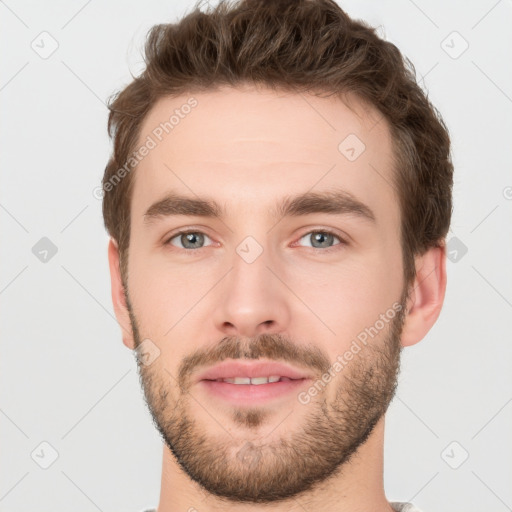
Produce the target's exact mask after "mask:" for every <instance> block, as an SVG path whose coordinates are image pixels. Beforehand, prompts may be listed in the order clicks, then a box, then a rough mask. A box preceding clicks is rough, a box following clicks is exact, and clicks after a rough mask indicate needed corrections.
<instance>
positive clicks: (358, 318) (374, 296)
mask: <svg viewBox="0 0 512 512" xmlns="http://www.w3.org/2000/svg"><path fill="white" fill-rule="evenodd" d="M394 258H395V255H394V252H393V249H392V248H391V247H389V248H388V249H386V250H383V248H382V247H380V248H379V249H378V250H377V249H375V250H368V249H367V250H365V253H364V255H362V254H357V255H355V254H354V255H353V256H348V257H347V258H344V259H342V260H339V261H335V260H334V259H333V260H332V261H330V262H329V263H326V262H324V263H322V264H320V263H319V262H317V261H315V262H311V261H305V260H296V261H294V262H293V264H292V265H288V266H287V267H286V273H285V276H286V277H285V278H284V280H285V282H287V283H289V286H290V288H291V289H292V290H293V291H294V292H295V294H296V295H297V296H298V297H299V298H300V299H301V301H302V302H303V303H304V304H305V305H306V306H307V308H308V309H309V310H310V311H311V313H307V314H308V315H311V319H312V321H313V324H310V325H312V326H313V329H312V332H311V336H316V337H318V334H319V333H325V335H326V337H325V338H324V339H325V340H327V339H331V340H332V344H329V345H331V349H330V350H333V351H337V353H339V351H340V350H343V349H344V347H345V345H349V344H350V342H351V340H352V339H353V338H355V337H356V336H357V335H358V334H359V333H360V332H361V331H364V329H365V328H367V327H370V326H372V325H374V324H375V322H376V321H377V320H378V319H379V318H380V316H379V315H381V314H385V313H386V311H389V309H390V308H392V305H393V303H394V302H395V301H397V300H398V299H399V298H400V293H401V285H402V279H401V274H400V272H401V262H400V264H397V260H396V259H394ZM333 337H334V338H333ZM312 339H315V338H312Z"/></svg>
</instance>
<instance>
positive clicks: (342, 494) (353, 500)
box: [157, 416, 393, 512]
mask: <svg viewBox="0 0 512 512" xmlns="http://www.w3.org/2000/svg"><path fill="white" fill-rule="evenodd" d="M384 419H385V418H384V416H383V417H382V418H381V419H380V421H379V422H378V423H377V425H376V426H375V428H374V430H373V431H372V433H371V434H370V437H369V438H368V439H367V441H366V442H365V443H364V444H363V445H361V446H360V447H359V449H358V450H357V451H356V452H355V453H354V455H353V456H352V458H351V459H350V460H349V461H348V462H347V463H346V464H344V465H343V467H341V468H340V471H338V472H337V474H335V475H333V476H332V477H331V478H329V479H327V480H325V481H324V482H322V483H321V484H320V485H318V486H317V487H316V488H315V489H314V491H312V492H309V493H306V494H301V495H298V496H296V497H295V498H292V499H291V500H289V501H287V502H283V501H281V502H279V503H275V504H272V503H270V504H265V505H261V504H246V503H244V504H240V503H239V502H237V503H230V502H228V501H226V500H221V499H219V498H218V497H217V496H214V495H211V494H209V493H207V492H206V491H205V490H204V489H202V488H201V487H200V486H199V484H197V483H196V482H194V481H193V480H191V479H190V478H189V477H188V475H187V474H186V473H185V472H184V471H183V470H182V469H181V468H180V466H179V464H178V463H177V462H176V459H175V458H174V456H173V454H172V452H171V451H170V450H169V448H168V447H167V446H166V445H165V444H164V452H163V463H162V482H161V489H160V503H159V505H158V508H157V512H179V511H184V510H186V511H201V512H235V511H236V512H256V511H261V510H265V511H266V512H285V511H286V512H304V510H322V511H323V512H363V511H368V510H372V511H375V512H392V511H393V509H392V508H391V505H390V504H389V503H388V501H387V499H386V496H385V493H384V483H383V446H384Z"/></svg>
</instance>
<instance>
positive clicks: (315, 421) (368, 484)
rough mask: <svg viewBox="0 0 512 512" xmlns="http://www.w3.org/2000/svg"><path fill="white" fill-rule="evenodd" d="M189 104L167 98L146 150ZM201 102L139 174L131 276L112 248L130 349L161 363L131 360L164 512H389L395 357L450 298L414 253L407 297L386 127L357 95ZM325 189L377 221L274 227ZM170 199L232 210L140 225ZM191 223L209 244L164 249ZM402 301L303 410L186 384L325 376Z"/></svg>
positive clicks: (217, 95) (155, 115)
mask: <svg viewBox="0 0 512 512" xmlns="http://www.w3.org/2000/svg"><path fill="white" fill-rule="evenodd" d="M189 97H190V96H188V95H184V96H180V97H176V98H164V99H161V100H160V101H159V102H158V103H157V104H156V105H155V106H154V108H153V109H152V110H151V111H150V112H149V113H148V115H147V118H146V119H145V121H144V123H143V126H142V130H141V133H140V137H139V141H141V142H142V141H144V140H145V139H146V137H147V136H148V135H150V134H151V133H152V130H154V129H155V127H157V126H158V125H159V124H160V123H161V122H163V121H165V120H167V119H168V117H169V113H170V112H172V111H173V110H174V109H175V108H179V107H180V105H183V104H184V103H186V101H187V99H189ZM193 97H194V98H195V99H196V100H197V101H198V105H197V106H196V107H195V108H194V109H192V110H191V112H190V114H188V115H187V116H184V118H183V119H181V120H180V122H179V124H177V125H176V126H175V127H174V129H173V130H172V132H171V133H170V134H168V135H166V136H165V137H164V138H163V140H162V141H161V142H160V143H159V144H158V145H157V146H156V147H155V148H154V149H152V150H151V151H150V152H149V154H148V155H147V156H146V157H145V158H144V159H143V160H142V161H141V162H140V163H139V164H138V167H137V169H136V171H135V175H134V178H135V182H134V187H133V196H132V204H131V235H130V236H131V239H130V248H129V251H130V252H129V260H128V275H127V276H121V273H120V268H119V253H118V249H117V244H116V242H115V240H113V239H111V241H110V244H109V249H108V255H109V264H110V271H111V280H112V281H111V282H112V299H113V304H114V310H115V313H116V316H117V319H118V321H119V323H120V325H121V327H122V329H123V342H124V344H125V345H126V346H127V347H129V348H130V349H135V348H136V347H138V346H139V345H140V343H141V342H142V340H146V339H149V340H151V341H150V343H151V347H153V349H154V347H157V348H158V350H159V355H158V357H156V359H155V360H154V361H153V362H152V363H151V364H149V365H144V364H141V363H140V360H139V365H138V366H139V371H140V376H141V382H142V385H143V388H144V393H145V397H146V401H147V403H148V406H149V409H150V411H151V413H152V415H153V418H154V419H155V423H156V425H157V427H158V429H159V430H160V433H161V434H162V437H163V439H164V441H165V443H164V451H163V467H162V482H161V494H160V502H159V505H158V512H177V511H182V510H183V511H185V510H194V509H197V510H200V511H201V512H213V511H244V512H245V511H247V512H252V511H256V510H268V511H272V512H281V511H283V512H284V511H287V512H288V511H302V512H303V511H304V510H311V511H312V510H324V511H326V512H328V511H333V512H334V511H336V512H340V511H347V512H348V511H351V512H355V511H369V510H372V511H388V512H389V511H391V510H392V509H391V506H390V505H389V503H388V501H387V499H386V496H385V493H384V488H383V442H384V420H385V411H386V409H387V407H388V405H389V402H390V400H391V399H392V396H393V393H394V389H395V386H396V377H397V374H398V370H399V357H400V350H401V349H402V348H403V347H406V346H410V345H413V344H415V343H417V342H419V341H420V340H421V339H423V338H424V336H425V335H426V334H427V332H428V331H429V330H430V328H431V327H432V325H433V324H434V323H435V321H436V320H437V318H438V316H439V313H440V311H441V308H442V303H443V300H444V293H445V288H446V267H445V261H446V258H445V250H444V248H443V247H441V248H433V249H431V250H429V251H427V252H426V253H425V254H424V255H422V256H421V257H417V258H416V262H415V263H416V270H417V276H416V280H415V282H414V285H413V286H412V287H411V289H410V290H408V289H407V287H406V286H405V283H404V279H403V267H402V259H401V247H400V238H399V228H400V211H399V205H398V201H397V198H396V196H395V192H394V190H393V188H392V187H391V186H390V183H391V180H392V173H393V167H392V165H393V164H392V140H391V137H390V133H389V127H388V126H387V124H386V121H385V120H384V119H382V118H381V116H380V115H379V114H378V113H377V112H376V111H375V110H374V109H372V108H371V107H369V106H368V105H364V104H363V103H362V102H360V101H359V100H358V99H357V98H355V97H352V96H346V97H345V99H344V101H341V100H340V98H334V97H331V98H318V97H315V96H312V95H299V94H293V93H284V92H279V93H278V92H275V91H270V90H267V89H263V88H255V87H249V86H244V87H240V88H237V89H233V88H227V87H225V88H221V89H219V90H217V91H212V92H207V93H205V92H202V93H197V94H194V95H193ZM349 134H356V135H357V137H358V138H359V139H360V140H361V141H363V142H364V144H365V146H366V149H365V150H364V151H363V153H362V154H361V155H360V156H359V157H358V158H357V159H356V160H354V161H349V160H348V159H347V158H345V156H343V155H342V154H341V153H340V151H339V150H338V145H339V144H340V142H341V141H343V140H344V139H345V137H347V135H349ZM376 170H377V171H378V172H376ZM333 188H338V189H343V190H345V191H348V192H350V193H351V194H353V195H354V196H355V197H356V198H357V199H358V200H360V201H361V202H363V203H364V204H366V205H367V206H369V207H370V208H371V210H372V211H373V212H374V214H375V219H376V222H375V223H370V222H368V221H366V220H364V219H362V218H361V217H359V216H357V215H354V214H347V215H332V214H327V213H313V214H309V215H307V216H302V217H287V218H281V219H279V220H278V222H276V219H275V218H273V217H271V215H270V213H269V212H270V211H271V208H272V207H273V206H274V205H275V204H276V203H277V202H278V201H279V200H281V199H283V198H285V197H287V196H292V195H296V194H300V193H304V192H308V191H314V192H322V191H328V190H332V189H333ZM170 191H174V192H176V193H180V194H183V195H187V196H189V197H208V198H211V199H214V200H216V201H217V202H219V203H220V204H221V205H222V206H224V207H225V208H226V217H225V218H223V219H222V220H220V219H216V218H204V217H199V216H168V217H163V216H162V217H160V218H158V219H156V220H155V221H153V222H151V223H147V222H145V221H144V213H145V212H146V211H147V209H148V208H149V207H150V206H151V205H152V204H153V203H155V202H156V201H158V200H159V199H161V198H162V197H163V196H164V195H165V193H167V192H170ZM185 228H186V229H187V230H189V231H194V232H196V233H203V234H205V235H206V236H205V237H204V239H202V240H200V243H199V245H198V246H201V247H202V248H201V249H194V248H192V249H185V248H184V247H185V246H184V245H183V244H184V243H185V244H186V243H187V240H186V239H185V240H184V239H183V237H180V236H179V235H178V236H177V237H174V238H172V243H171V244H167V245H166V244H165V242H167V241H168V240H169V239H170V238H171V237H172V236H173V234H174V233H175V231H176V230H178V229H185ZM325 229H329V230H334V231H336V232H337V233H338V234H339V237H340V239H343V240H345V241H346V242H348V243H347V244H341V243H340V239H337V238H336V237H334V238H333V239H330V238H329V239H327V244H326V246H328V247H334V246H336V248H335V250H332V251H330V252H329V253H327V252H325V247H324V246H321V247H320V248H319V246H318V245H317V246H315V245H314V244H315V240H314V236H313V235H314V234H315V233H317V232H319V231H320V232H322V233H323V231H322V230H325ZM338 234H337V235H336V236H338ZM247 236H252V237H253V238H254V239H255V240H256V241H257V242H258V244H259V245H260V246H261V248H262V249H263V252H262V253H261V255H259V257H257V258H256V259H255V260H254V261H253V262H252V263H250V264H249V263H247V262H246V261H245V260H244V259H243V258H242V257H241V256H240V255H239V254H238V253H237V251H236V249H237V247H238V246H239V244H240V243H241V242H242V241H243V240H244V239H245V238H246V237H247ZM203 240H204V242H203ZM196 243H197V239H196ZM180 244H181V245H180ZM190 246H192V247H195V246H194V245H193V244H190V242H189V245H188V247H190ZM193 251H195V252H194V253H193V254H192V252H193ZM122 277H124V280H125V286H126V289H125V287H124V286H123V279H122ZM407 291H410V294H409V297H408V298H407V293H406V292H407ZM396 303H399V304H400V303H401V304H402V306H403V307H402V314H397V315H396V316H395V317H394V319H393V321H389V322H387V323H386V324H385V327H384V328H382V329H380V330H379V332H378V334H377V335H375V336H374V337H373V338H371V339H370V340H369V342H368V343H367V344H366V345H364V346H363V345H362V344H361V343H359V345H360V346H361V347H362V349H361V351H360V352H358V353H357V354H356V355H354V357H353V359H351V360H350V361H348V362H347V364H346V366H344V367H343V369H342V370H341V371H338V372H337V373H335V375H334V377H333V378H332V379H331V380H330V381H329V382H328V383H327V385H326V386H325V387H324V388H323V390H322V391H321V392H320V393H318V394H317V395H316V396H312V397H311V400H310V401H309V403H307V404H303V403H301V402H300V401H299V399H298V396H297V394H295V393H292V394H290V395H287V396H286V397H283V398H280V399H279V400H275V401H272V402H267V403H266V404H265V405H261V406H254V407H252V406H251V405H250V404H247V405H244V406H233V405H230V404H228V403H226V402H224V401H223V400H221V399H217V398H215V397H211V396H210V395H209V394H207V392H206V391H205V390H204V389H202V388H201V387H200V386H198V385H197V384H195V383H194V380H193V377H194V376H195V375H197V371H198V370H199V369H204V368H206V367H208V366H213V365H215V364H216V363H218V362H220V361H221V360H222V359H223V358H225V357H228V358H231V359H249V358H259V359H265V360H271V361H272V360H284V359H288V362H289V363H290V364H291V365H292V366H295V367H297V368H305V369H306V370H307V371H308V373H309V374H311V375H312V376H313V377H314V380H315V379H321V378H322V375H323V373H324V372H323V370H325V369H326V367H328V366H330V365H332V364H333V363H334V362H335V361H336V360H337V357H338V356H339V355H342V354H344V353H345V352H346V351H347V350H348V349H349V348H350V346H351V343H352V342H353V340H354V339H356V337H357V336H358V334H360V333H361V332H362V331H364V329H365V328H367V327H369V326H373V325H375V323H376V321H377V320H378V319H379V318H382V317H379V315H382V314H384V313H386V312H388V311H389V310H390V308H392V305H393V304H396ZM146 344H147V342H146ZM192 356H194V357H192ZM310 385H311V382H310V383H309V384H305V387H304V389H305V390H307V389H308V387H309V386H310ZM191 507H194V508H191Z"/></svg>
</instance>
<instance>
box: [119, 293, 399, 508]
mask: <svg viewBox="0 0 512 512" xmlns="http://www.w3.org/2000/svg"><path fill="white" fill-rule="evenodd" d="M126 304H127V306H128V310H129V313H130V319H131V324H132V329H133V335H134V340H135V347H138V346H139V345H140V343H141V341H142V340H143V339H144V338H143V337H142V336H141V334H140V330H139V323H138V321H137V319H136V317H135V314H134V312H133V307H132V305H131V304H130V301H129V297H128V294H127V293H126ZM400 304H401V306H402V307H401V309H399V311H398V312H397V313H396V315H395V316H394V317H393V318H392V319H391V320H390V321H389V323H388V324H387V326H386V327H385V329H383V330H385V331H386V332H385V333H384V332H380V333H379V335H378V336H376V337H375V338H372V339H371V340H370V341H368V342H367V343H366V344H365V345H364V346H362V347H361V349H360V351H359V352H358V353H356V354H354V357H353V359H352V360H350V361H349V362H347V364H346V366H345V367H343V369H342V370H341V374H340V375H337V376H336V379H333V380H331V382H330V383H329V384H327V387H329V386H336V389H335V392H334V393H331V396H332V395H333V394H334V397H333V398H330V399H328V397H327V396H326V393H325V392H321V393H319V394H318V395H317V396H314V397H313V398H312V399H311V401H310V402H309V403H308V404H307V405H301V404H294V406H295V407H308V412H307V413H306V414H305V415H301V420H302V421H301V424H298V425H297V428H293V429H292V430H290V431H289V432H286V433H285V434H283V435H282V436H281V437H280V438H279V439H278V440H277V441H275V440H274V441H269V440H267V441H265V439H259V440H258V439H257V438H254V439H252V438H253V437H254V436H252V434H253V433H254V432H255V431H256V430H257V428H258V427H261V425H264V424H265V423H266V422H267V419H268V417H269V411H268V410H266V409H265V407H264V406H260V407H244V408H241V407H240V408H239V407H232V409H231V410H232V412H231V420H232V422H233V423H235V424H236V425H238V426H239V427H241V428H242V429H243V428H245V429H246V431H247V438H249V437H251V439H244V438H238V439H237V438H234V437H233V436H230V435H228V433H227V431H225V432H221V433H220V435H219V434H216V435H214V434H211V433H208V432H207V431H206V430H205V428H204V427H203V425H202V424H201V422H199V421H198V420H197V419H196V418H195V417H194V415H193V408H197V407H198V403H197V402H198V400H197V397H195V396H194V390H193V389H191V386H192V383H191V378H190V376H191V373H192V371H193V370H194V369H195V368H198V367H199V366H200V365H208V366H211V365H214V364H216V363H218V362H220V361H222V360H223V359H226V358H230V359H238V360H249V359H251V360H254V359H259V358H265V359H270V360H280V361H288V362H290V363H291V364H292V365H296V366H299V367H307V368H309V369H310V370H313V371H314V373H315V374H316V375H318V377H319V378H321V377H322V375H324V373H325V372H326V371H327V370H328V369H329V367H331V366H332V363H331V362H330V360H329V359H328V358H327V356H326V355H325V354H324V353H323V352H322V351H320V350H319V349H318V347H316V346H314V345H299V344H298V343H294V342H293V341H291V340H289V339H288V338H287V337H285V336H283V335H281V334H268V333H266V334H262V335H260V336H257V337H256V338H253V339H250V340H248V339H240V338H237V337H225V338H224V339H222V341H221V342H219V343H218V344H217V345H216V346H215V347H213V348H211V349H206V350H205V349H202V350H198V351H197V352H195V353H194V354H192V355H190V356H188V357H186V358H184V360H183V361H182V362H181V364H180V366H179V369H178V371H177V375H176V377H174V376H173V375H172V374H171V372H169V370H167V369H166V368H163V367H162V364H163V363H160V364H152V365H149V366H144V365H143V364H142V363H141V362H140V360H138V369H139V377H140V381H141V385H142V388H143V390H144V399H145V401H146V404H147V406H148V409H149V411H150V413H151V415H152V418H153V423H154V425H155V427H156V428H157V429H158V431H159V432H160V434H161V436H162V438H163V440H164V442H165V444H166V446H167V447H168V448H169V450H170V451H171V453H172V454H173V456H174V457H175V460H176V462H177V463H178V464H179V466H180V467H181V468H182V470H183V471H184V472H185V473H186V474H187V475H188V477H189V478H190V479H191V480H193V481H194V482H196V483H197V484H199V485H200V486H201V487H202V488H203V489H204V490H206V491H207V492H208V493H210V494H212V495H215V496H216V497H218V498H220V499H221V500H225V501H226V502H230V503H235V502H238V503H253V504H255V503H259V504H267V503H277V502H282V501H287V500H290V499H292V498H298V497H300V496H301V495H303V494H306V493H311V492H313V491H314V490H315V489H316V488H318V487H319V486H320V485H322V484H323V483H325V482H326V481H328V480H329V479H331V478H335V477H337V476H339V475H340V473H341V472H342V471H343V470H344V468H345V467H346V465H347V463H348V462H349V460H350V459H351V458H352V457H353V456H354V454H355V453H356V451H357V450H358V448H359V447H360V446H361V445H362V444H363V443H365V441H366V440H367V439H368V437H369V436H370V434H371V433H372V431H373V429H374V427H375V425H376V424H377V422H378V421H379V420H380V418H381V417H382V416H383V415H384V414H385V412H386V410H387V408H388V406H389V404H390V402H391V400H392V399H393V397H394V394H395V391H396V387H397V381H398V374H399V370H400V354H401V350H402V347H401V343H400V336H401V332H402V328H403V324H404V321H405V316H406V311H405V305H406V297H405V295H402V299H401V302H400ZM326 389H327V388H326ZM203 402H204V400H203ZM199 406H202V407H203V408H204V409H206V410H207V411H209V413H210V414H211V416H212V418H215V415H216V412H217V413H218V411H215V409H214V408H212V404H211V403H201V404H199ZM292 414H293V413H292ZM217 416H218V414H217ZM212 422H213V420H212ZM219 423H220V422H219Z"/></svg>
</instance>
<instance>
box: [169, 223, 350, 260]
mask: <svg viewBox="0 0 512 512" xmlns="http://www.w3.org/2000/svg"><path fill="white" fill-rule="evenodd" d="M312 233H323V234H327V235H332V236H333V237H334V238H337V239H338V240H339V241H340V243H339V244H336V245H333V246H332V247H327V248H325V249H321V248H318V247H309V249H313V250H315V251H321V252H324V253H330V252H332V251H335V250H338V249H339V248H340V247H339V246H346V245H348V242H347V241H346V240H344V239H343V238H341V236H340V235H339V234H338V233H336V232H335V231H332V230H330V229H313V230H311V231H307V232H306V233H304V234H302V235H301V236H300V237H299V239H298V240H299V241H300V240H301V239H302V238H304V237H305V236H306V235H311V234H312ZM188 234H201V235H205V236H208V235H207V234H206V233H203V232H202V231H199V230H197V231H196V230H186V229H184V230H181V231H177V232H176V233H173V234H172V235H171V236H170V237H169V238H168V239H167V240H166V241H165V242H164V245H171V246H172V247H173V248H175V249H181V247H174V246H173V245H172V244H171V240H174V239H175V238H176V237H177V236H180V235H188ZM208 238H210V237H208ZM201 249H206V247H199V249H183V251H185V252H188V253H190V254H193V253H196V252H198V251H200V250H201Z"/></svg>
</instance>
